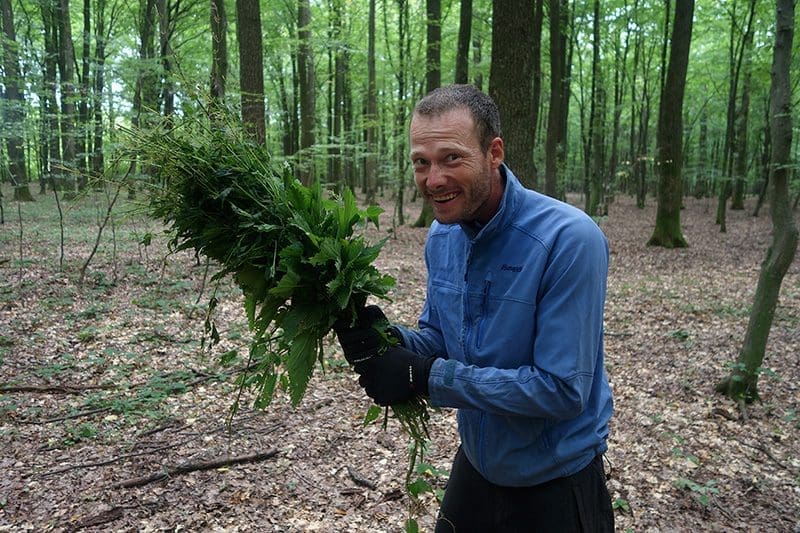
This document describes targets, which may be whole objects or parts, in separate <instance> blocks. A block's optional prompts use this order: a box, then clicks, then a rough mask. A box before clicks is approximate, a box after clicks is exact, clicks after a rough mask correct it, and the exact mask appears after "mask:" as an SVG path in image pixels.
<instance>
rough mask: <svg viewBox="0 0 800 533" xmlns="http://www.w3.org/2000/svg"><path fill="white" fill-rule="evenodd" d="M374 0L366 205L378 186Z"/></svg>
mask: <svg viewBox="0 0 800 533" xmlns="http://www.w3.org/2000/svg"><path fill="white" fill-rule="evenodd" d="M375 75H376V74H375V0H369V15H368V21H367V110H366V113H365V114H364V123H365V126H366V132H365V133H366V136H367V153H366V159H365V161H364V173H365V175H366V180H365V183H366V192H367V194H366V198H365V199H364V201H365V202H366V203H367V204H368V205H372V204H374V203H375V194H376V192H377V188H378V176H377V174H378V94H377V85H376V80H375Z"/></svg>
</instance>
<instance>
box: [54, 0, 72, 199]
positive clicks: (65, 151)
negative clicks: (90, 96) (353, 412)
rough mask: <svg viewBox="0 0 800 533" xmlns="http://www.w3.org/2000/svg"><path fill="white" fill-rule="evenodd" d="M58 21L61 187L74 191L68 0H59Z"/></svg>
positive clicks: (70, 40) (70, 36)
mask: <svg viewBox="0 0 800 533" xmlns="http://www.w3.org/2000/svg"><path fill="white" fill-rule="evenodd" d="M59 2H60V3H59V6H58V11H57V16H56V20H57V21H58V34H59V43H58V44H59V47H58V67H59V72H60V73H61V166H62V167H63V168H64V170H62V172H63V173H62V174H61V182H62V186H63V188H64V190H67V189H69V190H70V191H69V192H70V195H72V194H74V190H75V185H76V182H75V180H74V178H73V177H72V176H71V175H70V174H69V171H71V170H75V165H76V152H75V103H74V102H75V92H76V91H75V65H74V64H73V58H74V57H75V48H74V46H73V43H72V27H71V24H70V15H69V0H59Z"/></svg>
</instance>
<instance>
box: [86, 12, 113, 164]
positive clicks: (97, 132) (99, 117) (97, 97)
mask: <svg viewBox="0 0 800 533" xmlns="http://www.w3.org/2000/svg"><path fill="white" fill-rule="evenodd" d="M105 17H106V0H97V2H96V7H95V23H94V38H95V49H94V64H95V67H94V69H95V71H94V85H93V87H92V124H93V126H94V134H93V135H94V142H93V148H92V157H91V159H92V161H91V167H92V173H93V174H94V175H95V176H100V175H102V174H103V172H104V169H105V154H104V153H103V141H104V138H103V135H104V131H103V90H104V88H105V62H106V42H107V41H108V38H109V35H110V32H111V25H112V24H113V18H112V22H111V24H109V29H108V32H109V33H108V34H107V33H106V20H105Z"/></svg>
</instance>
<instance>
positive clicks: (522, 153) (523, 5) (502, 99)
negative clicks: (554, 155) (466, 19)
mask: <svg viewBox="0 0 800 533" xmlns="http://www.w3.org/2000/svg"><path fill="white" fill-rule="evenodd" d="M492 5H493V9H492V62H491V70H490V73H489V94H490V95H491V96H492V99H494V101H495V103H496V104H497V107H498V108H499V110H500V124H502V128H503V138H504V140H505V147H506V152H505V156H506V162H507V163H508V165H509V166H510V167H511V169H512V170H513V171H514V173H515V174H516V175H517V177H519V179H520V181H521V182H522V184H523V185H525V186H526V187H528V188H531V189H534V188H536V168H535V167H534V165H533V149H534V146H533V137H534V130H535V123H534V115H533V51H534V50H533V49H534V35H533V26H534V24H533V20H534V14H535V6H534V4H533V2H532V1H531V0H506V1H504V2H494V3H493V4H492Z"/></svg>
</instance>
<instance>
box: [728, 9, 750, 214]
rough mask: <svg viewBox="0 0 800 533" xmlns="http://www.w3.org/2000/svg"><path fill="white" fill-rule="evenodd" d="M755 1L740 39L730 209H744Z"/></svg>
mask: <svg viewBox="0 0 800 533" xmlns="http://www.w3.org/2000/svg"><path fill="white" fill-rule="evenodd" d="M755 10H756V0H750V13H749V16H748V19H747V24H746V26H745V32H744V37H743V38H742V52H741V53H742V66H741V78H742V96H741V98H740V100H739V108H738V110H737V111H736V119H735V121H734V124H735V127H736V137H735V140H736V145H735V149H734V157H733V180H734V181H733V197H732V199H731V209H735V210H742V209H744V189H745V182H746V180H747V160H748V157H747V155H748V154H747V139H748V138H747V128H748V122H749V121H748V117H749V115H750V82H751V80H752V77H753V76H752V74H753V68H752V65H753V61H752V47H753V19H754V18H755Z"/></svg>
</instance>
